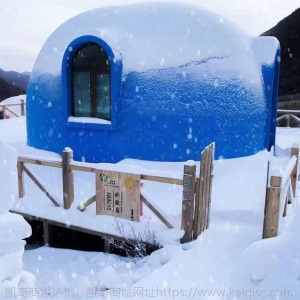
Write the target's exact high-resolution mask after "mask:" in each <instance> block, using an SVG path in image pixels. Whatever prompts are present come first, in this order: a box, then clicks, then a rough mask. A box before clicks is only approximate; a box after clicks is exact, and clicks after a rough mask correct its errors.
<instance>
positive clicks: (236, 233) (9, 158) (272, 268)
mask: <svg viewBox="0 0 300 300" xmlns="http://www.w3.org/2000/svg"><path fill="white" fill-rule="evenodd" d="M25 127H26V120H25V118H14V119H9V120H3V121H0V140H4V141H5V142H3V141H1V142H0V155H1V157H2V158H4V159H3V162H0V163H2V165H1V167H0V179H1V180H0V182H1V184H2V185H1V190H2V189H4V188H5V189H7V190H5V195H7V196H8V197H5V198H1V199H0V201H3V199H6V200H5V205H7V206H6V208H7V209H8V208H9V207H11V203H12V202H13V201H14V204H13V209H14V210H18V211H21V212H25V213H32V214H36V215H39V216H41V217H43V218H46V219H47V218H48V219H52V220H56V221H59V222H62V223H67V224H69V225H74V226H83V227H85V228H89V229H93V230H96V231H103V232H105V233H111V234H118V232H117V231H116V223H115V222H116V220H115V219H114V218H112V217H110V216H96V214H95V204H92V205H91V206H89V207H88V208H87V209H86V210H85V211H84V212H80V211H78V210H77V208H76V207H77V206H78V205H79V204H80V203H81V202H82V201H83V200H86V199H88V198H90V197H91V196H93V194H94V192H95V182H94V181H95V180H94V175H93V174H90V173H83V172H77V171H76V172H74V175H75V176H74V177H75V178H74V180H75V203H73V204H72V207H71V209H70V210H64V209H62V208H57V207H54V206H53V205H52V203H51V202H50V201H49V200H48V199H47V198H46V197H45V196H44V195H43V194H42V193H41V192H40V191H39V190H38V189H37V188H36V186H35V185H34V184H33V183H32V182H31V181H30V180H29V178H28V177H27V176H25V178H24V182H25V192H26V193H25V196H24V198H22V199H17V198H18V196H17V182H16V157H17V155H26V156H27V155H31V156H32V157H35V156H38V157H40V158H44V159H54V160H57V161H61V158H60V157H59V156H58V155H57V154H54V153H51V152H47V151H41V150H37V149H34V148H30V147H28V146H26V129H25ZM299 134H300V130H299V129H290V128H278V130H277V146H276V153H277V154H276V155H277V156H276V157H274V158H273V157H272V156H271V155H270V154H269V153H268V152H267V151H261V152H259V153H257V154H256V155H252V156H249V157H243V158H237V159H219V160H217V161H215V163H214V178H213V191H212V206H211V223H210V228H209V229H208V230H206V231H204V232H203V233H202V234H201V236H200V237H199V238H198V239H197V240H196V241H193V242H191V243H187V244H184V245H181V244H180V243H179V240H180V238H181V237H182V234H183V232H182V230H181V229H180V223H181V201H182V188H181V187H180V186H177V185H171V184H163V183H156V182H149V181H144V182H143V188H142V193H143V194H144V195H146V197H147V198H148V199H150V200H151V202H153V204H154V205H155V206H156V207H158V208H159V209H160V210H162V211H163V212H164V213H163V214H164V215H166V218H168V220H170V222H171V223H172V224H173V226H174V228H173V229H167V228H166V226H165V225H164V224H162V223H161V222H160V221H159V220H158V219H157V217H155V216H154V215H153V213H152V212H151V211H150V210H149V209H148V208H147V207H145V206H144V208H143V211H144V214H143V216H142V217H141V222H140V223H137V222H133V223H130V222H129V221H124V220H121V219H119V222H121V224H123V226H124V228H125V231H126V232H129V231H130V228H129V229H128V227H130V226H131V225H132V224H133V226H134V228H135V229H136V230H137V231H141V232H142V231H143V230H144V229H145V226H146V225H147V224H148V226H149V228H150V230H151V231H153V232H155V234H156V236H157V239H158V241H159V242H160V243H161V245H162V246H163V247H162V248H161V249H159V250H157V251H154V252H153V253H152V254H151V255H150V256H147V257H144V258H141V259H132V258H125V257H120V256H117V255H113V254H107V253H96V252H84V251H75V250H67V249H54V248H50V247H48V246H44V247H40V248H37V249H30V248H28V249H27V250H26V251H25V253H24V255H23V251H24V250H23V247H24V242H23V241H22V238H24V237H25V236H28V235H29V234H30V228H29V227H28V225H27V224H26V223H24V224H23V223H22V225H21V223H20V222H22V221H21V220H23V219H22V218H21V217H20V216H18V215H15V214H12V213H8V212H7V211H4V210H3V213H2V212H0V223H1V226H0V265H1V268H0V282H1V280H2V279H1V278H6V277H7V276H8V275H10V276H11V280H9V281H8V280H5V281H3V282H1V283H0V287H1V292H0V295H1V296H2V293H3V295H5V294H4V293H6V295H7V292H8V291H12V289H11V288H15V290H14V291H16V292H17V291H20V287H21V286H23V287H24V286H26V287H28V288H27V291H28V290H30V289H32V287H33V286H34V288H35V289H36V290H35V291H36V292H37V294H38V296H39V299H47V296H49V295H46V294H45V290H47V291H49V292H56V293H57V295H58V294H59V295H62V297H63V296H64V297H66V295H68V296H69V298H77V299H87V298H91V299H93V298H94V299H95V298H99V297H102V298H104V297H107V298H109V297H110V298H111V299H118V298H119V299H120V298H121V299H126V298H130V299H140V298H141V296H143V297H144V298H147V297H150V296H153V297H154V298H155V297H156V298H157V299H187V298H194V299H226V300H229V299H230V300H234V299H244V300H246V299H249V298H250V296H249V295H252V298H255V297H254V296H253V295H254V294H251V293H254V292H257V293H260V294H259V296H257V298H258V299H274V300H275V299H278V298H276V295H275V294H276V293H275V292H276V291H277V292H278V293H282V294H283V293H284V292H285V291H286V293H289V295H287V294H286V295H282V296H281V297H279V299H290V298H291V293H293V295H294V298H295V299H298V298H299V295H300V285H299V278H300V268H299V261H300V251H299V250H300V249H299V247H300V246H299V245H300V243H299V242H298V241H299V238H298V236H299V233H298V231H299V225H300V224H299V222H300V221H299V220H300V218H299V211H298V206H299V199H298V198H295V199H294V201H293V204H291V205H289V206H288V213H287V217H286V218H284V219H282V220H281V223H280V235H279V236H278V237H276V238H272V239H267V240H262V238H261V236H262V224H263V216H264V206H265V200H264V199H265V188H266V185H267V178H266V176H267V165H268V162H269V161H270V164H271V170H275V169H280V170H281V171H280V172H281V173H280V174H282V170H284V169H286V167H287V166H288V163H289V161H293V160H294V159H292V160H291V159H290V149H285V148H287V147H291V145H292V144H293V143H295V142H299ZM65 150H66V151H70V150H71V149H68V148H66V149H65ZM74 163H75V164H78V165H82V164H83V163H82V162H74ZM194 163H195V164H196V167H197V174H198V172H199V166H200V165H199V162H192V161H188V162H182V163H166V162H151V161H141V160H133V159H126V160H123V161H121V162H120V163H118V164H115V165H113V164H104V163H102V164H89V165H90V166H91V167H101V168H103V169H109V170H118V171H125V170H127V171H129V172H133V173H136V174H148V175H156V176H168V177H171V178H178V179H181V178H182V175H183V166H184V165H185V164H188V165H193V164H194ZM290 164H291V163H290ZM27 166H28V168H29V169H30V170H31V171H32V172H33V173H35V174H36V176H37V177H38V178H39V180H41V182H43V184H44V185H45V186H46V187H51V192H52V193H53V194H54V195H55V196H56V197H57V199H58V201H59V202H60V203H62V186H61V185H62V183H61V170H60V169H56V168H50V167H44V166H43V167H41V166H33V165H32V166H31V165H27ZM271 172H273V171H271ZM9 174H10V176H8V175H9ZM272 174H274V173H272ZM2 195H4V194H3V192H2ZM10 201H11V202H10ZM7 202H9V203H10V205H8V204H7ZM3 203H4V201H3ZM7 232H9V235H8V234H7ZM22 256H23V262H22V259H21V258H22ZM22 264H23V265H22ZM22 270H23V271H22ZM31 274H33V275H35V285H34V277H33V275H31ZM8 282H9V283H8ZM29 287H31V288H29ZM205 293H206V294H205ZM208 293H210V294H208ZM212 293H215V295H214V297H213V295H212ZM217 293H219V294H218V296H217ZM257 295H258V294H257ZM263 296H266V297H263ZM2 298H3V297H2ZM250 299H251V298H250Z"/></svg>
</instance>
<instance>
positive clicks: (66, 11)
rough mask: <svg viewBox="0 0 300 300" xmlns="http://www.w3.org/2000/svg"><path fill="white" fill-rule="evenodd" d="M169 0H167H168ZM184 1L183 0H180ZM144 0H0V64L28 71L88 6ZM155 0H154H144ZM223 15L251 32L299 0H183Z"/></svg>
mask: <svg viewBox="0 0 300 300" xmlns="http://www.w3.org/2000/svg"><path fill="white" fill-rule="evenodd" d="M167 1H170V0H167ZM181 1H182V2H183V0H181ZM135 2H145V1H144V0H26V1H25V0H0V24H1V26H0V68H1V69H4V70H6V71H10V70H14V71H18V72H25V71H29V72H31V70H32V68H33V65H34V62H35V59H36V57H37V55H38V53H39V51H40V50H41V48H42V46H43V44H44V43H45V41H46V40H47V38H48V37H49V35H50V34H51V33H52V32H53V31H54V30H55V29H56V28H57V27H58V26H59V25H61V24H62V23H64V22H65V21H67V20H68V19H70V18H71V17H73V16H75V15H77V14H79V13H81V12H84V11H87V10H89V9H93V8H98V7H103V6H111V5H120V4H126V3H135ZM147 2H157V0H147ZM184 2H189V3H194V4H198V5H199V6H202V7H204V8H207V9H210V10H212V11H214V12H216V13H218V14H221V15H223V16H224V17H226V18H227V19H229V20H231V21H232V22H234V23H236V24H238V25H239V26H240V27H241V28H243V29H244V30H245V31H246V32H248V33H249V34H251V35H259V34H261V33H263V32H265V31H266V30H268V29H270V28H272V27H273V26H275V25H276V24H277V23H278V22H279V21H280V20H282V19H283V18H284V17H286V16H288V15H289V14H291V13H292V12H293V11H294V10H295V9H297V8H299V7H300V0H286V1H284V0H186V1H184Z"/></svg>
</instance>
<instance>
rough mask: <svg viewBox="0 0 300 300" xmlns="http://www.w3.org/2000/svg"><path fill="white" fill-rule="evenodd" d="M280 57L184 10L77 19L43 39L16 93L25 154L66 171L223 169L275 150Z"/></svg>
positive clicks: (103, 13)
mask: <svg viewBox="0 0 300 300" xmlns="http://www.w3.org/2000/svg"><path fill="white" fill-rule="evenodd" d="M279 64H280V47H279V43H278V41H277V40H276V39H275V38H272V37H251V36H249V35H248V34H246V33H245V32H244V31H243V30H241V29H240V28H238V27H237V26H236V25H234V24H232V23H230V22H229V21H227V20H226V19H224V18H222V17H220V16H218V15H215V14H213V13H211V12H208V11H206V10H203V9H202V8H199V7H198V6H195V5H190V4H189V5H187V4H184V3H170V2H168V3H144V4H134V5H127V6H117V7H107V8H99V9H95V10H91V11H88V12H85V13H82V14H80V15H78V16H75V17H74V18H72V19H70V20H68V21H67V22H65V23H64V24H62V25H61V26H60V27H59V28H58V29H57V30H56V31H54V32H53V34H52V35H51V36H50V37H49V38H48V40H47V41H46V43H45V44H44V46H43V48H42V49H41V51H40V53H39V55H38V57H37V60H36V62H35V65H34V68H33V71H32V74H31V77H30V81H29V85H28V91H27V132H28V145H30V146H33V147H36V148H40V149H45V150H50V151H54V152H57V153H61V151H62V150H63V149H64V148H65V147H70V148H72V149H73V150H74V157H75V159H77V160H83V161H88V162H118V161H120V160H122V159H124V158H129V157H130V158H136V159H144V160H156V161H185V160H189V159H194V160H198V159H199V156H200V151H201V150H203V148H204V147H205V146H207V145H208V144H209V143H211V142H214V141H215V142H216V157H217V158H218V157H224V158H234V157H242V156H247V155H251V154H254V153H256V152H258V151H260V150H263V149H269V148H270V147H271V146H272V145H274V142H275V120H276V110H277V90H278V79H279Z"/></svg>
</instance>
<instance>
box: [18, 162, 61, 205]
mask: <svg viewBox="0 0 300 300" xmlns="http://www.w3.org/2000/svg"><path fill="white" fill-rule="evenodd" d="M23 170H24V172H25V173H26V174H27V175H28V176H29V178H30V179H31V180H32V181H33V182H34V183H35V184H36V185H37V187H38V188H39V189H40V190H41V191H42V192H43V193H44V194H45V195H46V196H47V197H48V198H49V199H50V201H51V202H52V203H53V204H54V205H55V206H60V205H59V204H58V203H57V201H56V200H55V199H54V198H53V197H52V196H51V195H50V193H49V192H48V191H47V190H46V189H45V188H44V187H43V185H42V184H41V183H40V182H39V181H38V180H37V179H36V177H35V176H34V175H33V174H32V173H31V172H30V171H29V170H28V169H27V167H26V166H25V165H23Z"/></svg>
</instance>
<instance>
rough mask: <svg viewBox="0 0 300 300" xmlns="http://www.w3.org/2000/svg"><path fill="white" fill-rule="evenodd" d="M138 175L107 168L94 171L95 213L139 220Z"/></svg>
mask: <svg viewBox="0 0 300 300" xmlns="http://www.w3.org/2000/svg"><path fill="white" fill-rule="evenodd" d="M140 179H141V177H140V175H139V174H129V173H122V172H115V171H107V170H97V172H96V213H97V215H103V214H104V215H109V216H114V217H119V218H124V219H129V220H131V221H139V220H140Z"/></svg>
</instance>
